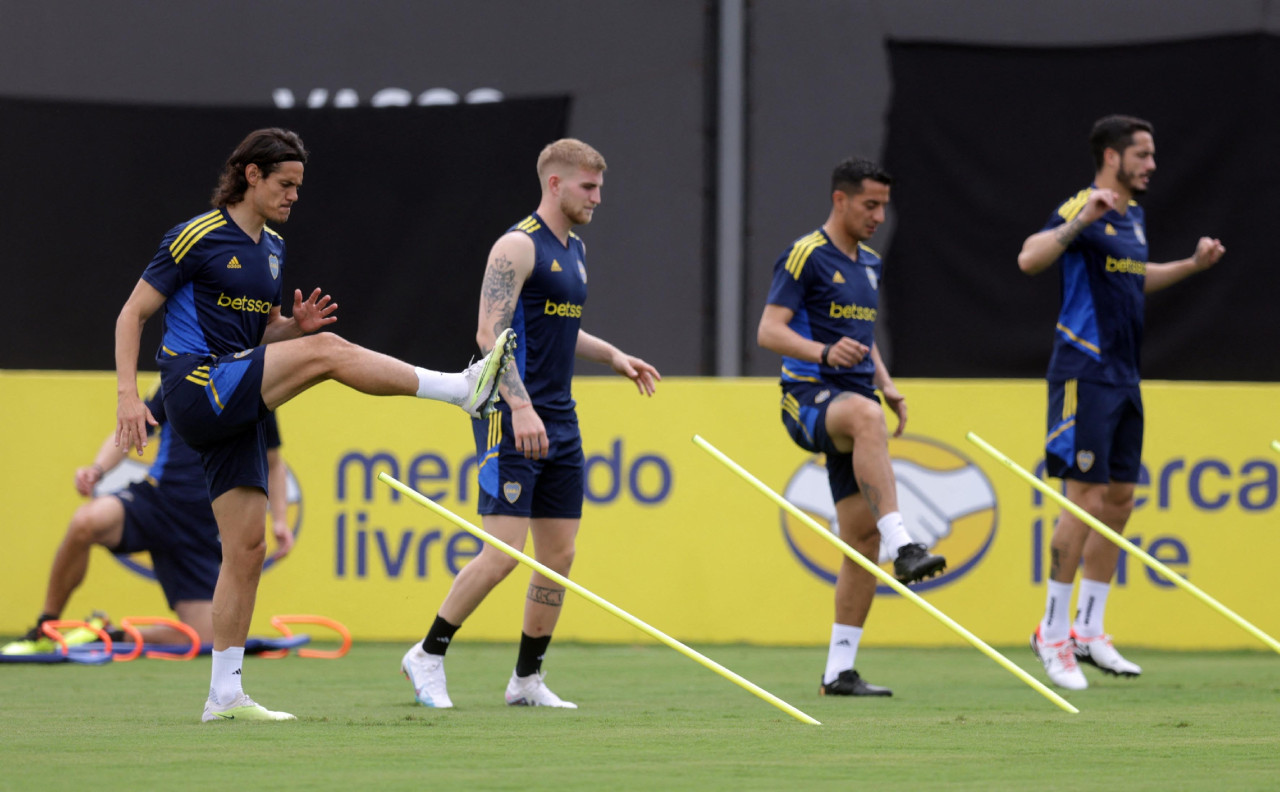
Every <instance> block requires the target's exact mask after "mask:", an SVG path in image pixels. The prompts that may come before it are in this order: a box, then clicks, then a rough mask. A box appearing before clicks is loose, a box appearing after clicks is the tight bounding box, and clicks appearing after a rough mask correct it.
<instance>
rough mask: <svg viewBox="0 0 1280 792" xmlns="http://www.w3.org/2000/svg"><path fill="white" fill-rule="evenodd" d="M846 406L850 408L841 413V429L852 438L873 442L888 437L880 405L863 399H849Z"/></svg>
mask: <svg viewBox="0 0 1280 792" xmlns="http://www.w3.org/2000/svg"><path fill="white" fill-rule="evenodd" d="M845 404H847V405H848V407H847V408H846V409H844V410H841V411H840V415H841V428H842V429H843V430H844V431H845V432H846V433H847V434H848V435H849V436H850V437H853V438H856V439H858V440H866V441H873V442H874V441H876V440H877V439H883V438H886V437H887V435H886V432H885V424H884V412H883V411H882V410H881V409H880V405H878V404H876V403H875V402H873V401H871V400H870V399H864V398H861V397H857V398H853V399H848V400H847V401H846V402H845Z"/></svg>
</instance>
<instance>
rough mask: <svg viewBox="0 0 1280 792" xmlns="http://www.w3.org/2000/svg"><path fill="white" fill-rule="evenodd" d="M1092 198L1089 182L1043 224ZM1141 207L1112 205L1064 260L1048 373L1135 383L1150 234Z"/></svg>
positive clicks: (1053, 223)
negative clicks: (1122, 209) (1119, 209)
mask: <svg viewBox="0 0 1280 792" xmlns="http://www.w3.org/2000/svg"><path fill="white" fill-rule="evenodd" d="M1088 200H1089V190H1088V189H1084V190H1081V191H1080V192H1078V193H1076V194H1075V196H1073V197H1071V198H1069V199H1067V200H1066V201H1065V202H1063V204H1062V205H1061V206H1059V207H1058V208H1057V209H1056V210H1055V211H1054V213H1053V214H1052V215H1051V216H1050V217H1049V221H1048V222H1047V223H1045V226H1044V229H1043V230H1048V229H1052V228H1057V227H1058V226H1060V225H1063V224H1064V223H1069V222H1071V221H1072V220H1074V219H1075V217H1076V215H1078V214H1080V210H1081V209H1083V208H1084V206H1085V204H1086V203H1087V202H1088ZM1143 222H1144V215H1143V212H1142V207H1141V206H1139V205H1138V204H1137V203H1136V202H1133V201H1130V202H1129V206H1128V211H1127V212H1125V213H1124V214H1120V213H1119V212H1116V211H1114V210H1113V211H1109V212H1107V213H1106V214H1104V215H1103V216H1102V217H1100V218H1098V219H1097V220H1095V221H1094V222H1092V223H1090V224H1089V225H1088V226H1086V227H1085V228H1084V230H1083V231H1081V232H1080V235H1079V236H1077V237H1076V238H1075V239H1074V240H1072V242H1071V244H1070V245H1069V246H1067V249H1066V251H1065V252H1064V253H1063V254H1062V258H1061V261H1060V263H1059V272H1060V279H1061V283H1062V308H1061V310H1060V311H1059V313H1058V325H1057V330H1056V332H1055V334H1054V341H1053V356H1052V357H1051V358H1050V360H1049V373H1048V379H1050V380H1052V381H1055V382H1059V381H1064V380H1069V379H1081V380H1086V381H1091V382H1100V383H1105V384H1108V385H1136V384H1138V380H1139V374H1138V370H1139V364H1140V362H1141V356H1140V350H1141V346H1142V317H1143V306H1144V305H1145V298H1144V296H1143V291H1142V290H1143V287H1144V285H1145V284H1146V273H1147V235H1146V228H1145V227H1144V225H1143Z"/></svg>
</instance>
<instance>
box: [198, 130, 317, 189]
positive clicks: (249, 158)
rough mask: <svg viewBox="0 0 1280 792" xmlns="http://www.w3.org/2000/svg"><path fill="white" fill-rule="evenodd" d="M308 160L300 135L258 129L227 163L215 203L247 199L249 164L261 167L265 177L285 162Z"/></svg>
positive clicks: (219, 179)
mask: <svg viewBox="0 0 1280 792" xmlns="http://www.w3.org/2000/svg"><path fill="white" fill-rule="evenodd" d="M306 161H307V149H306V147H305V146H303V145H302V138H300V137H298V135H297V133H296V132H290V131H289V130H287V129H280V128H279V127H270V128H268V129H256V130H254V131H253V132H250V133H249V136H248V137H246V138H245V139H244V140H242V141H240V145H238V146H236V150H235V151H233V152H231V156H230V157H227V162H226V164H225V165H223V166H222V175H221V176H219V177H218V186H217V187H215V188H214V190H213V198H212V199H211V203H212V204H213V205H214V206H216V207H218V208H221V207H223V206H230V205H232V204H237V203H240V202H241V201H242V200H244V192H245V190H247V189H249V181H248V179H246V178H245V175H244V169H245V168H246V167H248V166H249V165H257V166H258V169H259V170H260V171H262V175H263V176H264V177H265V176H270V175H271V172H272V171H274V170H275V169H276V166H277V165H279V164H280V163H282V162H301V163H304V164H305V163H306Z"/></svg>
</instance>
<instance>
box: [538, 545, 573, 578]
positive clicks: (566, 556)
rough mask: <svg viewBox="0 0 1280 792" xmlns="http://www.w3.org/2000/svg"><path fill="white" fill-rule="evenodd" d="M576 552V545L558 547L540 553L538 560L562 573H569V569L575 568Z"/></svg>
mask: <svg viewBox="0 0 1280 792" xmlns="http://www.w3.org/2000/svg"><path fill="white" fill-rule="evenodd" d="M576 552H577V551H576V550H575V549H574V546H573V545H569V546H568V547H562V548H557V549H556V550H554V551H552V552H550V553H543V554H539V556H538V561H540V562H542V563H543V564H545V565H546V566H548V567H550V568H551V569H553V570H555V571H556V572H559V573H560V574H562V575H567V574H569V570H570V569H572V568H573V558H574V555H575V554H576Z"/></svg>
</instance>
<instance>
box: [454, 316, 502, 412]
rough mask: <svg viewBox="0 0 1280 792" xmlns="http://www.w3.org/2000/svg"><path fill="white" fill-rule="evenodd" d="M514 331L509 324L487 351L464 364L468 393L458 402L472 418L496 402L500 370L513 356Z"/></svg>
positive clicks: (488, 409)
mask: <svg viewBox="0 0 1280 792" xmlns="http://www.w3.org/2000/svg"><path fill="white" fill-rule="evenodd" d="M515 351H516V331H515V330H512V329H511V328H510V327H508V328H507V329H506V330H503V331H502V332H501V333H499V334H498V337H497V339H495V340H494V343H493V349H491V350H489V354H487V355H485V356H484V357H482V358H480V359H479V360H477V361H476V362H475V363H472V364H471V365H470V366H467V370H466V371H464V372H462V376H463V377H464V378H465V379H466V382H467V396H466V397H465V398H464V399H463V400H462V403H461V404H459V405H458V406H459V407H461V408H462V409H463V411H465V412H466V414H467V415H470V416H471V417H472V418H486V417H488V416H489V415H492V414H493V411H494V410H495V409H496V407H495V405H496V404H497V403H498V384H499V383H500V382H501V381H502V374H503V372H505V371H506V370H507V368H508V367H509V366H510V365H511V362H512V361H513V360H514V359H515Z"/></svg>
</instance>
